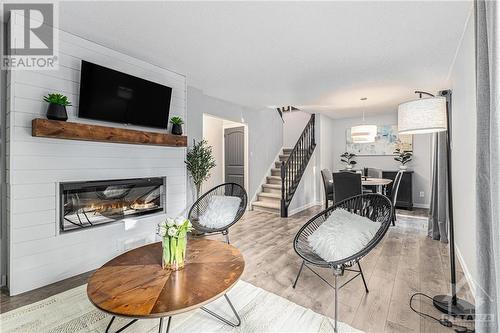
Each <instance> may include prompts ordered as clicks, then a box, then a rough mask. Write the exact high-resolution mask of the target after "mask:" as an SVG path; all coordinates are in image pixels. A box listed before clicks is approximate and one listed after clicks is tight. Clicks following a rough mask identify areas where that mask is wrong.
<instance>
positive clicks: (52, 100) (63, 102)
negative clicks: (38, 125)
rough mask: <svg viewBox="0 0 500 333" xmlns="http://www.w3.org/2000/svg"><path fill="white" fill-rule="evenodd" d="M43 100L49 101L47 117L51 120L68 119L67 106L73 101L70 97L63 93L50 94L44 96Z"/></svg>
mask: <svg viewBox="0 0 500 333" xmlns="http://www.w3.org/2000/svg"><path fill="white" fill-rule="evenodd" d="M43 100H44V101H45V102H47V103H49V107H48V109H47V119H51V120H62V121H66V120H68V113H67V112H66V107H67V106H71V102H70V101H69V100H68V97H66V96H64V95H62V94H57V93H53V94H48V95H47V96H44V97H43Z"/></svg>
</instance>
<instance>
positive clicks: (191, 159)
mask: <svg viewBox="0 0 500 333" xmlns="http://www.w3.org/2000/svg"><path fill="white" fill-rule="evenodd" d="M185 163H186V166H187V170H188V172H189V173H190V174H191V178H192V179H193V183H194V185H195V187H196V199H198V198H199V197H200V191H201V184H203V182H204V181H205V180H207V179H208V178H209V177H210V169H212V168H213V167H215V158H214V156H213V155H212V147H211V146H209V145H208V142H207V141H206V140H204V139H203V140H201V141H199V142H196V140H193V147H192V148H190V149H189V150H188V152H187V155H186V161H185Z"/></svg>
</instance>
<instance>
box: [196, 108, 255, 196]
mask: <svg viewBox="0 0 500 333" xmlns="http://www.w3.org/2000/svg"><path fill="white" fill-rule="evenodd" d="M203 138H204V139H205V140H207V142H208V144H209V145H210V146H211V147H212V153H213V156H214V158H215V164H216V166H215V167H214V168H213V169H212V170H211V171H210V178H209V179H208V180H207V181H206V182H205V183H204V185H203V191H207V190H209V189H211V188H213V187H215V186H217V185H220V184H222V183H227V182H229V183H236V184H239V185H241V186H242V187H243V188H245V189H248V157H247V156H248V127H247V124H244V123H240V122H235V121H232V120H228V119H223V118H220V117H216V116H213V115H210V114H203Z"/></svg>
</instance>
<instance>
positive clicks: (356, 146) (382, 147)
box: [345, 125, 413, 156]
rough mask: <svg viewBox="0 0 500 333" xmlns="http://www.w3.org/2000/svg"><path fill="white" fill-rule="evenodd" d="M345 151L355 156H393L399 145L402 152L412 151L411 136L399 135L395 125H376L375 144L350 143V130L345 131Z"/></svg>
mask: <svg viewBox="0 0 500 333" xmlns="http://www.w3.org/2000/svg"><path fill="white" fill-rule="evenodd" d="M345 143H346V151H347V152H349V153H353V154H356V155H360V156H363V155H393V154H394V150H395V149H396V145H397V144H398V143H399V144H400V145H401V147H402V149H403V150H405V151H413V135H409V134H408V135H407V134H404V135H399V134H398V126H397V125H377V136H376V137H375V142H370V143H355V142H352V138H351V128H348V129H347V130H346V139H345Z"/></svg>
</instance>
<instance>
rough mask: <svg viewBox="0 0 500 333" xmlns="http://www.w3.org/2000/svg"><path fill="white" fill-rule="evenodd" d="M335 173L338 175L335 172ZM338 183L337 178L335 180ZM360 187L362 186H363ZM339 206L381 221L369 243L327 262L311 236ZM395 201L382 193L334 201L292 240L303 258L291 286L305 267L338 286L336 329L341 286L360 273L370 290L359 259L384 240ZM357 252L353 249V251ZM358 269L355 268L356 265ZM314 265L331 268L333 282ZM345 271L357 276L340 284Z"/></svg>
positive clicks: (336, 290) (329, 284)
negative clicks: (341, 257) (323, 275)
mask: <svg viewBox="0 0 500 333" xmlns="http://www.w3.org/2000/svg"><path fill="white" fill-rule="evenodd" d="M334 175H335V174H334ZM334 182H335V180H334ZM360 187H361V186H360ZM336 209H345V210H347V211H349V212H351V213H353V214H357V215H360V216H364V217H367V218H368V219H370V220H371V221H373V222H374V223H378V224H379V226H378V229H377V232H376V233H375V235H374V236H373V237H372V238H371V239H370V240H369V242H368V243H367V244H366V245H365V246H364V247H363V248H362V249H361V250H359V251H357V252H356V253H350V254H349V255H348V256H346V257H345V258H343V259H340V260H336V261H333V262H328V261H325V260H324V259H323V258H321V257H320V256H319V255H318V254H316V252H314V250H313V248H312V246H311V244H310V242H309V236H310V235H311V234H312V233H313V232H314V231H316V230H317V229H318V228H319V227H320V226H321V225H322V224H323V223H324V222H325V221H326V220H327V219H328V217H329V216H330V215H331V214H332V212H333V211H334V210H336ZM392 213H393V209H392V204H391V202H390V200H389V198H387V197H386V196H384V195H382V194H362V195H357V196H354V197H351V198H348V199H346V200H343V201H341V202H337V203H335V204H334V205H333V206H332V207H330V208H328V209H326V210H324V211H322V212H320V213H319V214H317V215H316V216H314V217H313V218H311V219H310V220H309V221H308V222H307V223H306V224H305V225H304V226H303V227H302V228H300V230H299V232H298V233H297V235H296V236H295V239H294V241H293V248H294V250H295V252H296V253H297V254H298V255H299V257H301V259H302V265H301V266H300V269H299V272H298V274H297V277H296V278H295V282H294V283H293V286H292V288H295V286H296V285H297V281H298V280H299V277H300V274H301V272H302V270H303V268H304V267H305V268H307V269H309V270H310V271H311V272H312V273H314V274H316V275H317V276H318V277H319V278H320V279H321V280H323V282H325V283H326V284H327V285H328V286H330V287H331V288H333V289H335V296H334V297H335V316H334V318H335V327H334V332H338V330H337V320H338V305H339V304H338V297H339V296H338V294H339V289H341V288H342V287H344V286H345V285H346V284H347V283H349V282H351V281H352V280H354V279H355V278H356V277H358V276H360V277H361V278H362V280H363V284H364V287H365V291H366V292H367V293H368V286H367V284H366V280H365V277H364V275H363V270H362V269H361V264H360V260H361V259H362V258H363V257H364V256H366V255H367V254H368V253H369V252H370V251H371V250H372V249H373V248H374V247H375V246H377V244H378V243H380V241H381V240H382V239H383V237H384V235H385V234H386V233H387V230H388V229H389V226H390V224H391V220H392ZM353 252H354V251H353ZM355 266H357V268H358V269H356V267H355ZM313 267H314V268H328V269H330V270H331V271H332V273H333V277H334V284H333V285H332V284H331V283H330V282H328V281H327V280H326V279H325V278H323V277H322V276H321V275H319V273H317V272H316V269H313ZM345 271H350V272H354V273H355V275H354V276H353V277H351V278H350V279H349V280H348V281H347V282H344V283H343V284H342V285H339V283H338V281H337V280H338V278H339V277H340V276H343V275H344V272H345Z"/></svg>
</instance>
